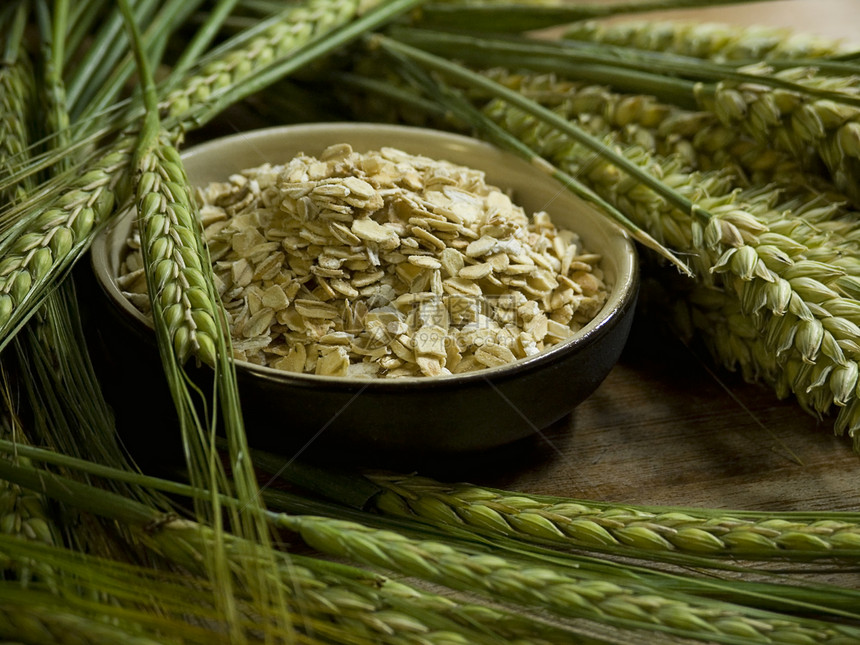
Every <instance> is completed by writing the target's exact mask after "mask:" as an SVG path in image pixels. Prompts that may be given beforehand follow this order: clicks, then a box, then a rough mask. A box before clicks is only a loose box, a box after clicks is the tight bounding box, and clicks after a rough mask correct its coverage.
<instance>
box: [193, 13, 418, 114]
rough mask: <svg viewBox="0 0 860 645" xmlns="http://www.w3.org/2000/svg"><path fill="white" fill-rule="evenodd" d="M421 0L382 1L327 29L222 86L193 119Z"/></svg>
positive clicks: (337, 45)
mask: <svg viewBox="0 0 860 645" xmlns="http://www.w3.org/2000/svg"><path fill="white" fill-rule="evenodd" d="M422 2H424V0H390V1H388V2H384V3H382V4H381V5H380V6H378V7H375V8H374V9H372V10H371V11H368V12H367V13H365V14H364V15H363V16H361V17H360V18H358V19H357V20H354V21H353V22H351V23H349V24H347V25H344V26H343V27H340V28H339V29H337V30H335V31H334V32H330V33H327V34H325V35H324V36H323V37H321V38H318V39H315V40H314V41H312V42H310V43H309V44H307V45H306V46H304V47H302V48H300V49H299V50H298V51H296V52H295V53H294V54H293V55H292V56H290V57H289V58H287V59H286V60H283V61H279V62H277V63H275V64H274V65H270V66H268V67H265V68H264V69H262V70H260V71H258V72H256V73H255V74H253V75H252V76H250V77H249V78H247V79H246V80H245V81H244V82H243V83H241V84H240V85H238V86H236V87H228V88H225V90H224V91H222V92H221V93H220V94H218V95H217V96H216V97H214V99H215V100H214V101H213V102H212V103H211V104H210V105H209V106H208V107H207V108H206V109H205V110H204V111H202V112H201V113H200V114H198V115H197V116H196V118H195V123H196V124H197V125H200V124H203V123H206V122H208V121H209V120H211V119H212V118H214V117H215V116H216V115H217V114H218V113H219V112H221V111H222V110H223V109H224V108H225V107H226V106H228V105H230V104H232V103H235V102H237V101H239V100H241V99H243V98H245V97H246V96H249V95H251V94H253V93H255V92H257V91H259V90H261V89H263V88H264V87H266V86H268V85H270V84H272V83H273V82H275V81H276V80H278V79H280V78H283V77H285V76H288V75H289V74H292V73H293V72H295V71H296V70H298V69H300V68H302V67H304V66H305V65H307V64H308V63H310V62H312V61H314V60H316V59H318V58H320V57H322V56H325V55H326V54H329V53H331V52H333V51H335V50H337V49H340V48H341V47H344V46H345V45H347V44H348V43H350V42H352V41H353V40H355V39H357V38H359V37H360V36H362V35H364V34H365V33H367V32H369V31H372V30H374V29H377V28H379V27H381V26H383V25H385V24H387V23H389V22H390V21H391V20H393V19H394V18H396V17H397V16H400V15H402V14H404V13H405V12H407V11H409V10H411V9H414V8H415V7H417V6H419V5H420V4H422Z"/></svg>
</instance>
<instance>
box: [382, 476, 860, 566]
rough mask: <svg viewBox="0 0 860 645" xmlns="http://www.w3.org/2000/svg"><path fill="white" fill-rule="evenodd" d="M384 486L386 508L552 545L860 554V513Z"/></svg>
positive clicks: (751, 554)
mask: <svg viewBox="0 0 860 645" xmlns="http://www.w3.org/2000/svg"><path fill="white" fill-rule="evenodd" d="M370 479H371V480H372V481H373V482H375V483H376V484H378V485H380V486H382V487H383V488H384V493H382V494H381V495H380V496H379V497H377V498H376V501H375V504H376V506H377V507H378V508H379V509H380V510H383V511H384V512H386V513H390V514H394V515H397V516H399V517H417V518H421V519H422V520H423V521H428V522H432V523H434V524H443V525H448V526H454V527H458V526H468V527H469V528H471V529H473V530H475V531H478V532H480V533H485V534H490V535H494V534H497V535H506V536H511V537H518V538H520V539H525V540H529V539H532V538H538V539H539V540H542V541H546V542H548V543H551V544H557V545H566V546H576V547H586V548H598V549H613V548H616V547H630V548H632V549H634V550H636V551H642V552H658V551H671V552H679V553H690V554H708V555H731V556H735V557H744V558H750V559H766V558H790V557H797V558H800V559H806V558H815V557H828V558H831V557H845V558H852V559H856V558H858V557H860V517H854V516H851V515H849V516H844V515H839V516H838V518H833V519H830V518H827V519H820V520H817V519H809V518H808V517H804V516H802V517H792V516H791V514H788V515H786V516H785V517H782V516H780V515H779V514H770V513H769V514H767V515H764V514H762V515H759V516H756V515H750V514H747V513H742V514H740V515H733V514H732V513H731V512H726V513H724V514H715V513H713V512H710V511H709V512H702V513H697V512H696V511H695V509H683V510H682V509H665V510H659V511H654V510H651V509H650V508H647V507H640V506H617V505H600V504H595V503H594V502H586V501H582V500H558V501H555V500H553V501H550V500H546V499H541V498H537V499H535V498H532V497H529V496H527V495H517V494H511V493H507V492H503V491H494V490H488V489H484V488H480V487H478V486H472V485H469V484H443V483H440V482H436V481H433V480H432V479H427V478H423V477H403V476H386V475H371V476H370Z"/></svg>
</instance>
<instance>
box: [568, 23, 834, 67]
mask: <svg viewBox="0 0 860 645" xmlns="http://www.w3.org/2000/svg"><path fill="white" fill-rule="evenodd" d="M564 38H569V39H575V40H586V41H589V42H596V43H602V44H606V45H614V46H620V47H633V48H636V49H644V50H648V51H658V52H664V53H666V52H669V53H674V54H679V55H682V56H694V57H696V58H705V59H710V60H718V61H725V60H730V61H731V60H740V61H754V60H774V59H785V58H823V57H825V56H834V55H838V54H841V53H843V52H845V51H846V50H847V46H845V45H842V44H841V43H838V42H835V41H834V40H833V39H831V38H824V37H821V36H813V35H809V34H802V33H797V32H794V31H791V30H789V29H783V28H779V27H772V26H766V25H752V26H742V25H728V24H720V23H710V22H705V23H700V22H685V21H658V20H629V21H624V22H623V23H601V22H597V21H584V22H580V23H578V24H575V25H573V26H572V27H570V28H569V29H567V30H566V31H565V32H564Z"/></svg>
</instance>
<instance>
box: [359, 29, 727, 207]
mask: <svg viewBox="0 0 860 645" xmlns="http://www.w3.org/2000/svg"><path fill="white" fill-rule="evenodd" d="M371 43H372V44H376V45H378V46H380V47H382V48H383V49H385V50H387V51H393V52H397V53H398V54H401V55H403V56H405V57H407V58H411V59H413V60H416V61H418V62H419V63H421V64H422V65H424V66H426V67H428V68H430V69H433V70H436V71H438V72H441V73H442V74H445V75H447V76H450V77H452V78H455V79H457V80H459V81H462V82H465V83H466V84H468V85H470V86H473V87H477V88H480V89H482V90H484V91H486V92H488V93H489V94H491V95H493V96H496V97H498V98H500V99H502V100H504V101H506V102H508V103H510V104H511V105H514V106H516V107H518V108H520V109H521V110H523V111H525V112H527V113H529V114H531V115H533V116H535V117H537V118H538V119H540V120H542V121H544V122H546V123H547V124H549V125H551V126H552V127H554V128H556V129H558V130H560V131H561V132H563V133H564V134H566V135H567V136H569V137H570V138H571V139H573V140H574V141H576V142H577V143H580V144H582V145H583V146H585V147H587V148H588V149H589V150H591V151H592V152H594V153H596V154H597V155H599V156H600V157H601V158H603V159H606V160H607V161H609V162H611V163H612V164H614V165H615V166H617V167H618V168H620V169H621V170H623V171H624V172H626V173H627V174H628V175H630V176H631V177H633V178H635V179H636V180H638V181H639V182H640V183H642V184H644V185H645V186H647V187H648V188H650V189H651V190H653V191H654V192H655V193H657V194H658V195H659V196H661V197H663V198H664V199H665V200H666V201H667V202H669V203H670V204H672V205H673V206H675V207H676V208H678V209H680V210H681V211H682V212H684V213H686V214H687V215H689V216H690V217H695V218H698V219H700V220H702V221H703V222H707V221H708V220H710V218H711V217H712V216H711V214H710V213H709V212H708V211H706V210H705V209H703V208H701V207H700V206H698V205H696V204H695V203H694V202H693V201H692V200H690V199H688V198H686V197H684V196H683V195H681V194H679V193H678V192H677V191H675V190H673V189H671V188H670V187H669V186H667V185H666V184H664V183H663V182H661V181H660V180H659V179H658V178H656V177H654V176H652V175H650V174H649V173H647V172H645V171H643V170H642V169H641V168H639V166H637V165H636V164H635V163H633V162H631V161H630V160H628V159H626V158H625V157H624V156H623V155H620V154H618V153H617V152H615V151H614V150H613V149H612V148H610V147H609V146H607V145H606V144H604V143H603V142H601V141H599V140H598V139H595V138H594V137H592V136H591V135H589V134H588V133H587V132H585V131H584V130H582V129H581V128H579V127H578V126H577V125H575V124H574V123H572V122H570V121H568V120H567V119H565V118H563V117H561V116H559V115H558V114H556V113H554V112H552V111H551V110H548V109H546V108H544V107H542V106H541V105H539V104H537V103H536V102H534V101H532V100H530V99H528V98H526V97H524V96H522V95H521V94H519V93H517V92H514V91H513V90H509V89H508V88H506V87H504V86H503V85H500V84H499V83H496V82H495V81H492V80H490V79H488V78H486V77H485V76H481V75H480V74H477V73H475V72H472V71H470V70H468V69H466V68H465V67H462V66H460V65H456V64H454V63H451V62H450V61H448V60H445V59H443V58H439V57H438V56H434V55H433V54H429V53H427V52H425V51H422V50H420V49H416V48H415V47H411V46H409V45H407V44H405V43H402V42H399V41H396V40H394V39H392V38H388V37H386V36H382V35H380V34H375V35H373V36H372V37H371Z"/></svg>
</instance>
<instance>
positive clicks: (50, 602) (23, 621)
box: [0, 590, 177, 645]
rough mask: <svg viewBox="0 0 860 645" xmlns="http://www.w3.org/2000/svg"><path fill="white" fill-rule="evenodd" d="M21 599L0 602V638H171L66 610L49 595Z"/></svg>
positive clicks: (111, 644)
mask: <svg viewBox="0 0 860 645" xmlns="http://www.w3.org/2000/svg"><path fill="white" fill-rule="evenodd" d="M19 595H25V598H24V599H20V600H16V599H14V598H9V599H5V600H4V601H3V602H2V603H0V638H4V639H13V641H12V642H15V643H57V644H58V645H66V644H68V645H81V644H83V643H86V644H88V645H115V644H116V643H127V644H128V645H164V644H165V643H170V642H177V641H174V640H173V639H169V640H163V639H158V640H155V639H152V638H149V637H147V636H142V635H140V634H137V633H135V631H137V630H134V629H124V628H122V627H120V626H117V625H112V624H111V623H108V622H105V621H104V620H102V619H100V618H88V617H85V616H82V615H81V614H80V613H73V612H68V611H64V610H62V609H60V608H59V607H57V605H56V600H55V599H54V598H53V597H52V596H50V595H49V594H45V595H44V596H45V597H40V596H39V595H38V594H33V593H28V594H20V590H19Z"/></svg>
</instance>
